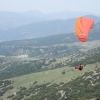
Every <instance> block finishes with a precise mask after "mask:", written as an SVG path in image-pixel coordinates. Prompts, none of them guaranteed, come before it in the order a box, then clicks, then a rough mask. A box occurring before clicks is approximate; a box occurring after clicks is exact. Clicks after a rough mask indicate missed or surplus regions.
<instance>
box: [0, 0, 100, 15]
mask: <svg viewBox="0 0 100 100" xmlns="http://www.w3.org/2000/svg"><path fill="white" fill-rule="evenodd" d="M29 10H39V11H41V12H43V13H50V12H59V11H66V10H68V11H83V12H92V13H97V14H100V0H0V11H14V12H23V11H29Z"/></svg>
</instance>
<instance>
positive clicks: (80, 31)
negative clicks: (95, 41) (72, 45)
mask: <svg viewBox="0 0 100 100" xmlns="http://www.w3.org/2000/svg"><path fill="white" fill-rule="evenodd" d="M93 27H94V20H92V19H90V18H86V17H79V18H77V20H76V35H77V37H78V39H79V40H80V41H81V42H86V41H87V40H88V36H89V32H90V30H91V29H93Z"/></svg>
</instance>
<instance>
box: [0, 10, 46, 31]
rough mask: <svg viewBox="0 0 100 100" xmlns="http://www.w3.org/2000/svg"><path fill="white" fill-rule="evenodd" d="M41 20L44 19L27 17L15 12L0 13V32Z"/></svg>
mask: <svg viewBox="0 0 100 100" xmlns="http://www.w3.org/2000/svg"><path fill="white" fill-rule="evenodd" d="M43 20H45V19H42V18H37V17H33V16H32V17H31V16H30V17H29V16H25V15H22V14H19V13H15V12H7V11H0V30H7V29H10V28H14V27H18V26H22V25H27V24H30V23H34V22H39V21H43Z"/></svg>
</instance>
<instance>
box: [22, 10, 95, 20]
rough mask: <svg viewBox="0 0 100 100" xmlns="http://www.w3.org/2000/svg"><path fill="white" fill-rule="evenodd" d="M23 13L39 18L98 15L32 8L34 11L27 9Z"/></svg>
mask: <svg viewBox="0 0 100 100" xmlns="http://www.w3.org/2000/svg"><path fill="white" fill-rule="evenodd" d="M21 14H23V15H26V16H31V17H32V16H34V17H37V18H45V19H51V20H55V19H63V20H65V19H70V18H76V17H79V16H84V15H97V14H94V13H89V12H75V11H61V12H53V13H46V14H44V13H42V12H40V11H37V10H32V11H27V12H22V13H21Z"/></svg>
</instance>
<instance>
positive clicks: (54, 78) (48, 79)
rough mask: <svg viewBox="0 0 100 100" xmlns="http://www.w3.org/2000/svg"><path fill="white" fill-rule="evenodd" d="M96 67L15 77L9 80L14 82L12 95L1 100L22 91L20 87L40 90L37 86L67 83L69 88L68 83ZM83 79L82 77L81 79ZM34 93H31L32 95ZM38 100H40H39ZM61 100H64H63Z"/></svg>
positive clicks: (58, 70)
mask: <svg viewBox="0 0 100 100" xmlns="http://www.w3.org/2000/svg"><path fill="white" fill-rule="evenodd" d="M95 66H96V64H92V65H91V64H90V65H87V66H85V67H84V69H83V71H79V70H75V68H73V67H68V66H66V67H63V68H58V69H54V70H48V71H44V72H39V73H34V74H28V75H24V76H20V77H15V78H12V79H9V80H11V81H12V82H13V84H11V86H13V89H11V90H10V93H9V92H6V93H5V94H4V96H3V97H1V98H5V99H4V100H6V97H7V96H9V95H11V94H13V93H16V92H17V91H20V87H21V86H22V87H25V88H27V89H30V87H31V86H33V87H34V86H36V87H35V88H38V87H37V85H38V86H39V85H42V84H53V83H56V84H63V83H66V86H67V83H68V82H70V81H72V80H74V79H76V78H77V77H79V76H82V75H84V73H86V72H91V71H94V69H95V68H96V67H95ZM99 66H100V63H98V66H97V67H98V68H99ZM63 72H65V73H64V74H63ZM55 73H56V74H55ZM87 75H89V74H87ZM81 78H82V77H80V79H81ZM75 82H76V81H75ZM72 83H73V81H72V82H71V84H72ZM78 84H79V83H78ZM66 86H63V85H61V87H59V86H57V87H58V89H57V91H60V90H61V88H64V87H66ZM67 87H68V86H67ZM67 87H66V88H67ZM75 87H76V86H75ZM31 88H32V87H31ZM52 88H53V85H51V89H52ZM46 89H47V88H45V89H44V91H45V90H46ZM51 89H50V88H49V90H50V91H51ZM64 90H65V89H64ZM39 91H40V90H39ZM27 92H28V91H27ZM27 92H25V93H27ZM41 92H43V91H42V90H41ZM41 92H39V93H41ZM66 92H67V91H66ZM33 93H34V92H33ZM33 93H31V95H32V94H33ZM53 93H54V94H55V92H53ZM31 95H30V96H31ZM39 95H40V94H38V95H37V96H39ZM43 95H44V94H43ZM48 95H49V94H48ZM39 97H40V96H39ZM49 97H52V96H49ZM7 100H11V99H7ZM12 100H13V99H12ZM38 100H40V99H38ZM53 100H55V99H53ZM61 100H63V99H61Z"/></svg>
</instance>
